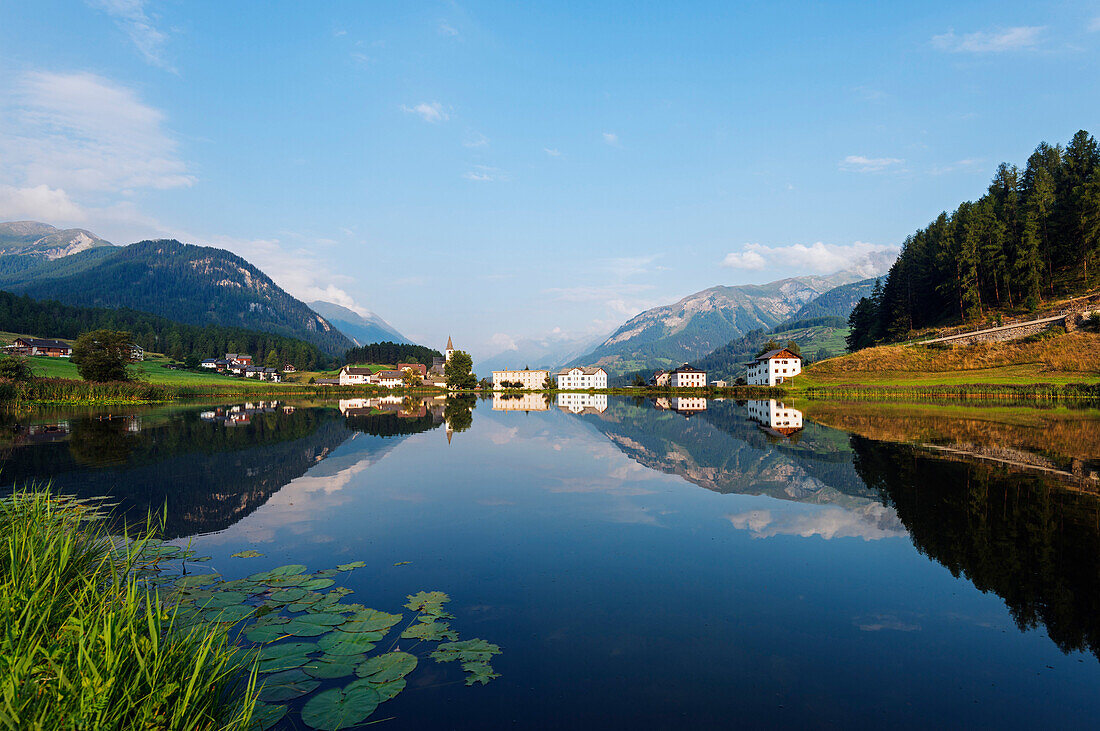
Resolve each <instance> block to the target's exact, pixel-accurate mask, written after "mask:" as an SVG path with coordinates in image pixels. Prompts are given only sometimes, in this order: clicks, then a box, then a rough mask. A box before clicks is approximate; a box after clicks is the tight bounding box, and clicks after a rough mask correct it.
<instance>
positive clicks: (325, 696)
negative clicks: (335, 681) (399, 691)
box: [302, 683, 382, 731]
mask: <svg viewBox="0 0 1100 731" xmlns="http://www.w3.org/2000/svg"><path fill="white" fill-rule="evenodd" d="M381 701H382V699H381V697H380V696H379V695H378V691H376V690H375V689H374V688H372V687H370V685H369V684H367V683H362V684H358V685H357V684H356V683H352V684H351V685H349V686H347V687H346V688H333V689H331V690H326V691H324V692H321V693H318V694H317V695H315V696H313V697H312V698H310V699H309V700H308V701H306V704H305V706H303V707H302V721H304V722H305V723H306V724H308V725H309V726H312V727H313V728H316V729H321V731H339V729H343V728H350V727H352V726H357V725H359V724H360V723H362V722H363V721H365V720H366V719H367V717H368V716H370V714H372V713H374V709H375V708H377V707H378V704H379V703H381Z"/></svg>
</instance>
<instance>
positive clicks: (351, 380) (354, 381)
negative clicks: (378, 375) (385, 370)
mask: <svg viewBox="0 0 1100 731" xmlns="http://www.w3.org/2000/svg"><path fill="white" fill-rule="evenodd" d="M373 375H374V371H372V370H371V369H370V368H358V367H356V366H344V367H343V368H341V369H340V385H341V386H362V385H364V384H367V383H370V378H371V376H373Z"/></svg>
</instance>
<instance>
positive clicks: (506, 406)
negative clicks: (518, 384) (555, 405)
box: [493, 391, 550, 411]
mask: <svg viewBox="0 0 1100 731" xmlns="http://www.w3.org/2000/svg"><path fill="white" fill-rule="evenodd" d="M549 408H550V397H549V396H548V395H546V394H544V393H540V392H538V391H523V392H518V391H517V392H515V393H509V392H507V391H505V392H503V393H502V392H500V391H493V411H546V410H548V409H549Z"/></svg>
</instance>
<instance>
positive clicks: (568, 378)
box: [557, 366, 607, 390]
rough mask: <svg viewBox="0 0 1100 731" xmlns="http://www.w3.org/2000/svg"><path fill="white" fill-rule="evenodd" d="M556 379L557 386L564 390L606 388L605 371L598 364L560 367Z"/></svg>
mask: <svg viewBox="0 0 1100 731" xmlns="http://www.w3.org/2000/svg"><path fill="white" fill-rule="evenodd" d="M557 381H558V388H560V389H564V390H575V389H585V388H607V371H605V370H604V369H603V368H600V367H599V366H591V367H587V368H581V367H579V366H574V367H573V368H562V369H561V370H560V371H558V377H557Z"/></svg>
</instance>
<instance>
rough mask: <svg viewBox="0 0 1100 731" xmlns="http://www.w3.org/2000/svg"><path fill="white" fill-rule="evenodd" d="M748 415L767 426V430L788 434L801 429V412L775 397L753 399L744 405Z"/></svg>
mask: <svg viewBox="0 0 1100 731" xmlns="http://www.w3.org/2000/svg"><path fill="white" fill-rule="evenodd" d="M745 408H746V410H747V411H748V412H749V417H750V418H751V419H753V420H754V421H757V422H759V423H760V424H763V425H764V426H765V427H767V431H769V432H774V433H776V434H782V435H783V436H790V435H791V434H794V433H795V432H796V431H799V430H801V429H802V412H801V411H799V410H798V409H792V408H790V407H788V406H787V405H786V404H784V403H783V402H782V401H776V400H775V399H768V400H767V401H764V400H753V401H749V402H748V404H747V405H746V407H745Z"/></svg>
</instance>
